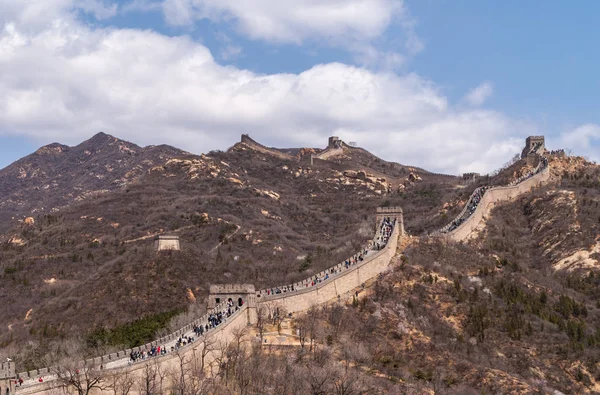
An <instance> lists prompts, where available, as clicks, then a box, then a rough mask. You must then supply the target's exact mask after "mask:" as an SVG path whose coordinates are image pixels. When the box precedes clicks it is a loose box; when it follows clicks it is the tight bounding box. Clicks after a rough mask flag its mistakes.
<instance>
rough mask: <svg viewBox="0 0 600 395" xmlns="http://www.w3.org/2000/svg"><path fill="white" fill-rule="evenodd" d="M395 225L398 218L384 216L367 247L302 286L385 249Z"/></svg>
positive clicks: (277, 291) (278, 290)
mask: <svg viewBox="0 0 600 395" xmlns="http://www.w3.org/2000/svg"><path fill="white" fill-rule="evenodd" d="M395 225H396V219H391V218H389V217H388V218H384V219H383V221H382V222H381V224H380V225H379V228H378V230H377V233H376V235H375V237H374V239H373V240H372V241H371V242H370V243H369V246H368V247H367V248H364V249H362V250H361V251H360V252H357V253H356V254H354V255H353V256H351V257H350V258H348V259H346V260H345V261H344V262H343V267H342V266H341V265H338V266H334V267H332V268H329V269H327V270H325V271H324V272H322V273H320V274H317V275H314V276H312V277H310V278H308V279H306V280H304V281H303V282H302V283H301V284H300V287H301V288H308V287H313V286H315V285H317V284H320V283H322V282H324V281H327V280H329V278H330V277H331V276H332V275H334V274H337V273H340V272H342V270H344V268H345V269H346V270H347V269H349V268H350V267H352V266H354V265H356V264H359V263H361V262H362V261H364V260H365V258H366V257H367V255H368V254H369V252H370V251H371V250H375V251H379V250H381V249H383V248H384V247H385V246H386V245H387V243H388V241H389V240H390V237H391V236H392V232H393V231H394V226H395ZM297 288H298V285H296V286H295V285H293V284H292V285H284V286H280V287H274V288H269V289H267V290H266V295H267V296H269V295H277V294H281V293H286V292H293V291H295V290H297ZM259 297H260V295H259Z"/></svg>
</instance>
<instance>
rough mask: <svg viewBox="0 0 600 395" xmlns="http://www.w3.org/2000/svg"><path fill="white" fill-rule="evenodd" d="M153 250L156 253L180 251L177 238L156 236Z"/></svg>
mask: <svg viewBox="0 0 600 395" xmlns="http://www.w3.org/2000/svg"><path fill="white" fill-rule="evenodd" d="M154 249H155V250H156V251H165V250H167V251H168V250H171V251H180V248H179V236H158V237H156V238H155V239H154Z"/></svg>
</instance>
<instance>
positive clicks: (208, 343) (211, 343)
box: [194, 332, 217, 372]
mask: <svg viewBox="0 0 600 395" xmlns="http://www.w3.org/2000/svg"><path fill="white" fill-rule="evenodd" d="M200 342H201V343H202V345H201V347H198V346H194V350H197V349H198V348H200V370H201V371H203V372H204V369H205V368H206V357H207V356H208V354H210V353H212V352H213V351H215V350H216V349H217V344H216V340H215V338H214V337H213V336H211V337H209V336H208V333H206V332H205V334H204V336H202V337H201V338H200ZM194 353H195V351H194Z"/></svg>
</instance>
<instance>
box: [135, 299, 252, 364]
mask: <svg viewBox="0 0 600 395" xmlns="http://www.w3.org/2000/svg"><path fill="white" fill-rule="evenodd" d="M241 304H242V305H243V304H244V302H243V301H242V302H241ZM225 307H226V309H224V310H223V311H217V312H215V313H211V314H209V315H208V317H207V318H206V324H204V325H197V324H195V325H194V328H193V332H194V334H195V335H196V337H199V336H202V335H203V334H204V333H207V332H208V331H210V330H211V329H213V328H216V327H217V326H219V325H220V324H222V323H223V322H225V320H226V319H227V318H229V317H231V316H232V315H233V314H234V313H235V312H236V311H238V310H239V309H240V308H239V306H234V302H233V300H231V299H229V300H228V301H227V305H226V306H225ZM195 340H196V338H195V337H194V336H185V335H182V336H180V337H179V338H178V339H177V341H176V342H175V344H174V345H173V346H171V348H170V350H169V352H173V351H177V350H179V349H180V348H182V347H185V346H186V345H188V344H191V343H193V342H194V341H195ZM165 354H167V348H166V347H165V346H153V347H152V348H150V349H149V350H140V351H132V352H131V353H130V354H129V363H130V364H131V363H135V362H138V361H144V360H146V359H148V358H152V357H158V356H161V355H165Z"/></svg>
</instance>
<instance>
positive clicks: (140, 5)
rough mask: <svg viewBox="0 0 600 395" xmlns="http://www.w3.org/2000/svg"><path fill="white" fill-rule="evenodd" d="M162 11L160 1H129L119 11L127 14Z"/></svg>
mask: <svg viewBox="0 0 600 395" xmlns="http://www.w3.org/2000/svg"><path fill="white" fill-rule="evenodd" d="M161 9H162V2H161V1H160V0H131V1H129V2H127V3H124V4H123V5H122V6H121V8H120V11H121V12H123V13H127V12H136V11H141V12H149V11H156V10H161Z"/></svg>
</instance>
